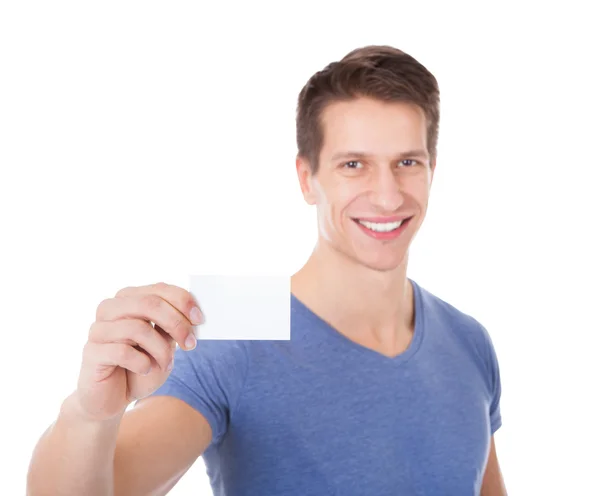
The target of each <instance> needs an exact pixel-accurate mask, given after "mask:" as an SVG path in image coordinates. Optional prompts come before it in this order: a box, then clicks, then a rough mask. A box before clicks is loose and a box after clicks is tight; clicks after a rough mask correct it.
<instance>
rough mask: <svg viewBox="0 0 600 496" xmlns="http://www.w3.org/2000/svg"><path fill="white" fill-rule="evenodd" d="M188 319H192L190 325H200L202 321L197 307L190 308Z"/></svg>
mask: <svg viewBox="0 0 600 496" xmlns="http://www.w3.org/2000/svg"><path fill="white" fill-rule="evenodd" d="M190 318H191V319H192V324H202V322H203V321H204V319H203V317H202V312H201V311H200V309H199V308H198V307H194V308H192V311H191V312H190Z"/></svg>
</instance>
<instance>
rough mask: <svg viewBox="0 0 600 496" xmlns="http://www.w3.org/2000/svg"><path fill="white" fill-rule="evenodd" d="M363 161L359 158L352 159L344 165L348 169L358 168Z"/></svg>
mask: <svg viewBox="0 0 600 496" xmlns="http://www.w3.org/2000/svg"><path fill="white" fill-rule="evenodd" d="M360 165H361V163H360V162H359V161H358V160H350V162H346V163H345V164H344V167H346V168H347V169H358V168H359V166H360Z"/></svg>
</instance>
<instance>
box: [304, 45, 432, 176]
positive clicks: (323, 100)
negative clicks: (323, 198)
mask: <svg viewBox="0 0 600 496" xmlns="http://www.w3.org/2000/svg"><path fill="white" fill-rule="evenodd" d="M360 97H369V98H374V99H377V100H380V101H383V102H405V103H412V104H416V105H418V106H419V107H421V109H423V111H424V113H425V117H426V120H427V150H428V152H429V156H430V163H431V162H433V160H435V157H436V156H437V140H438V129H439V120H440V110H439V106H440V91H439V87H438V83H437V80H436V79H435V77H434V76H433V74H431V73H430V72H429V71H428V70H427V69H426V68H425V67H424V66H423V65H422V64H421V63H419V62H418V61H417V60H416V59H414V58H413V57H411V56H410V55H408V54H407V53H405V52H403V51H401V50H399V49H397V48H394V47H391V46H388V45H369V46H365V47H362V48H357V49H355V50H352V51H351V52H350V53H348V54H347V55H346V56H345V57H344V58H343V59H342V60H340V61H339V62H332V63H330V64H329V65H327V66H326V67H325V68H324V69H323V70H321V71H319V72H317V73H316V74H314V75H313V76H312V77H311V78H310V79H309V80H308V82H307V83H306V85H305V86H304V88H302V91H301V92H300V94H299V96H298V106H297V108H296V142H297V145H298V157H304V158H305V159H307V160H308V161H309V163H310V168H311V171H312V173H313V174H316V173H317V171H318V169H319V155H320V153H321V148H322V147H323V140H324V129H323V122H322V115H323V111H324V110H325V108H326V107H327V106H328V105H329V104H331V103H334V102H341V101H351V100H353V99H356V98H360Z"/></svg>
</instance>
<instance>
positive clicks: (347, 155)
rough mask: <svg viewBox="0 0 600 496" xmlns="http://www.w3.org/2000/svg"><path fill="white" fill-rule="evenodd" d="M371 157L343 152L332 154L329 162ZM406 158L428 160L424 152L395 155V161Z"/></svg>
mask: <svg viewBox="0 0 600 496" xmlns="http://www.w3.org/2000/svg"><path fill="white" fill-rule="evenodd" d="M372 157H373V156H372V155H371V154H369V153H365V152H359V151H345V152H339V153H336V154H334V155H333V156H332V157H331V160H339V159H341V158H372ZM406 157H420V158H423V159H425V160H427V159H429V153H428V152H427V151H426V150H409V151H406V152H401V153H398V154H397V155H395V158H397V159H403V158H406Z"/></svg>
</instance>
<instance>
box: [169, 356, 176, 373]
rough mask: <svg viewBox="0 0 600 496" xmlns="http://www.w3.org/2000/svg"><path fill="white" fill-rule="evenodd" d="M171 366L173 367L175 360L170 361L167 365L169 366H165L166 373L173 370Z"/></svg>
mask: <svg viewBox="0 0 600 496" xmlns="http://www.w3.org/2000/svg"><path fill="white" fill-rule="evenodd" d="M173 365H175V358H172V359H171V362H170V363H169V365H168V366H167V371H169V372H170V371H171V370H173Z"/></svg>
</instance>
